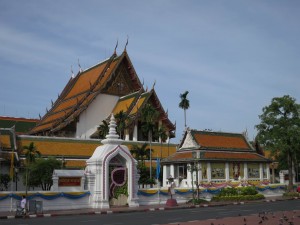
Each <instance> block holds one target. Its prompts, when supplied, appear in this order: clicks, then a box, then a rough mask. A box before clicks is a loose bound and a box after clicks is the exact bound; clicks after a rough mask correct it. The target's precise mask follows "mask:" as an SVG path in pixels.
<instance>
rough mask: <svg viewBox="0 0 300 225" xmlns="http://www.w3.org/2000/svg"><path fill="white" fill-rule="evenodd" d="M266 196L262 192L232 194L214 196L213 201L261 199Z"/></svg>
mask: <svg viewBox="0 0 300 225" xmlns="http://www.w3.org/2000/svg"><path fill="white" fill-rule="evenodd" d="M264 198H265V196H264V195H262V194H256V195H232V196H214V197H213V198H212V201H216V202H219V201H247V200H259V199H264Z"/></svg>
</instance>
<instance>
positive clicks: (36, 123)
mask: <svg viewBox="0 0 300 225" xmlns="http://www.w3.org/2000/svg"><path fill="white" fill-rule="evenodd" d="M143 85H144V84H143V83H141V81H140V79H139V77H138V75H137V73H136V71H135V69H134V67H133V64H132V62H131V60H130V58H129V56H128V54H127V51H126V47H125V49H124V51H123V52H122V54H121V55H117V53H116V50H115V51H114V53H113V54H112V55H111V57H109V58H108V59H106V60H104V61H102V62H99V63H97V64H96V65H94V66H92V67H90V68H88V69H82V68H80V69H79V72H78V73H77V74H76V75H74V74H72V75H71V78H70V80H69V81H68V83H67V84H66V86H65V87H64V89H63V90H62V92H61V93H60V94H59V95H58V98H57V99H56V100H55V101H51V108H50V109H46V113H45V115H43V116H40V119H39V120H30V119H28V120H26V122H27V123H23V124H21V120H20V119H18V118H16V119H15V120H14V119H11V121H10V123H9V124H8V121H7V120H4V119H2V120H1V118H2V117H1V118H0V128H3V129H2V131H1V133H0V146H2V147H1V151H0V157H1V156H3V157H1V160H2V164H0V165H6V167H7V166H9V165H10V164H11V157H9V156H10V155H11V152H15V153H16V154H17V156H18V157H17V160H16V158H15V160H14V163H13V164H14V166H15V167H21V170H22V166H23V165H22V163H20V162H22V159H24V157H25V156H24V152H23V151H22V149H23V146H29V144H30V143H31V142H33V143H34V145H35V147H36V149H37V150H38V151H39V152H40V153H41V155H42V157H44V158H47V157H55V158H57V159H59V160H62V161H63V165H64V166H65V167H67V168H71V169H83V168H84V167H85V166H86V160H87V159H89V158H90V157H91V155H92V154H93V151H94V149H95V148H96V147H98V146H99V144H100V145H101V142H100V140H102V139H104V138H105V135H106V134H107V133H105V129H107V128H108V121H109V117H110V115H111V114H112V113H113V114H114V116H115V118H116V122H117V123H119V122H120V123H123V126H121V127H122V128H121V129H119V130H118V134H119V135H120V138H121V139H122V140H124V142H123V143H124V144H125V145H126V146H128V148H129V149H131V148H132V146H134V145H139V146H141V145H143V144H144V143H145V142H148V135H147V134H145V133H144V132H143V130H142V127H143V121H142V112H143V109H144V108H145V107H149V106H151V107H153V108H154V110H155V111H157V112H158V116H157V118H156V121H155V122H154V123H155V124H154V126H155V129H156V130H159V129H162V130H163V132H164V134H165V135H164V138H161V137H159V136H157V135H153V136H152V145H151V149H152V153H153V158H152V159H153V161H152V163H153V166H155V160H154V159H155V158H156V157H162V158H164V157H167V156H169V155H171V154H173V153H174V152H175V151H176V146H177V144H174V143H170V140H171V139H172V138H174V137H175V129H176V126H175V124H174V123H172V122H171V121H170V119H169V118H168V112H167V111H166V110H165V109H164V108H163V106H162V104H161V102H160V100H159V98H158V96H157V94H156V92H155V84H153V86H152V87H151V88H150V89H149V90H148V88H144V87H143ZM3 118H4V117H3ZM14 124H15V125H16V126H15V127H14V130H11V128H8V127H13V125H14ZM21 125H22V126H21ZM21 128H22V129H21ZM23 128H24V129H23ZM5 129H9V130H6V131H4V130H5ZM103 129H104V131H103ZM19 130H20V132H19ZM107 131H108V130H107ZM148 148H149V147H148ZM18 159H21V161H20V162H18ZM16 162H18V164H16ZM149 163H150V161H147V162H146V164H147V165H149ZM0 167H1V166H0ZM10 167H12V166H10ZM8 168H9V167H8ZM8 168H6V171H7V169H8ZM1 169H2V168H1ZM2 171H3V170H2Z"/></svg>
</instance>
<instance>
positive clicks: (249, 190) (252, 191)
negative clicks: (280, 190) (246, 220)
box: [240, 187, 258, 195]
mask: <svg viewBox="0 0 300 225" xmlns="http://www.w3.org/2000/svg"><path fill="white" fill-rule="evenodd" d="M240 193H241V195H256V194H257V193H258V192H257V190H256V188H255V187H242V188H241V189H240Z"/></svg>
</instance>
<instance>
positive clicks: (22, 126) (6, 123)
mask: <svg viewBox="0 0 300 225" xmlns="http://www.w3.org/2000/svg"><path fill="white" fill-rule="evenodd" d="M35 125H36V122H33V121H28V122H27V121H19V120H18V119H17V118H16V119H13V118H12V119H2V118H0V128H11V127H13V126H15V130H16V132H17V133H27V132H28V131H29V130H31V129H32V128H33V127H34V126H35Z"/></svg>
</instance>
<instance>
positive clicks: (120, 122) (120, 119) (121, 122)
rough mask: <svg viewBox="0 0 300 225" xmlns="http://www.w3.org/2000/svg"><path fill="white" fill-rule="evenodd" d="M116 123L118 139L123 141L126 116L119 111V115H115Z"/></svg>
mask: <svg viewBox="0 0 300 225" xmlns="http://www.w3.org/2000/svg"><path fill="white" fill-rule="evenodd" d="M115 118H116V122H117V132H118V134H119V135H120V138H121V139H123V137H124V131H125V129H126V120H127V114H126V113H124V112H123V110H121V111H120V112H119V113H117V114H116V115H115Z"/></svg>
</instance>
